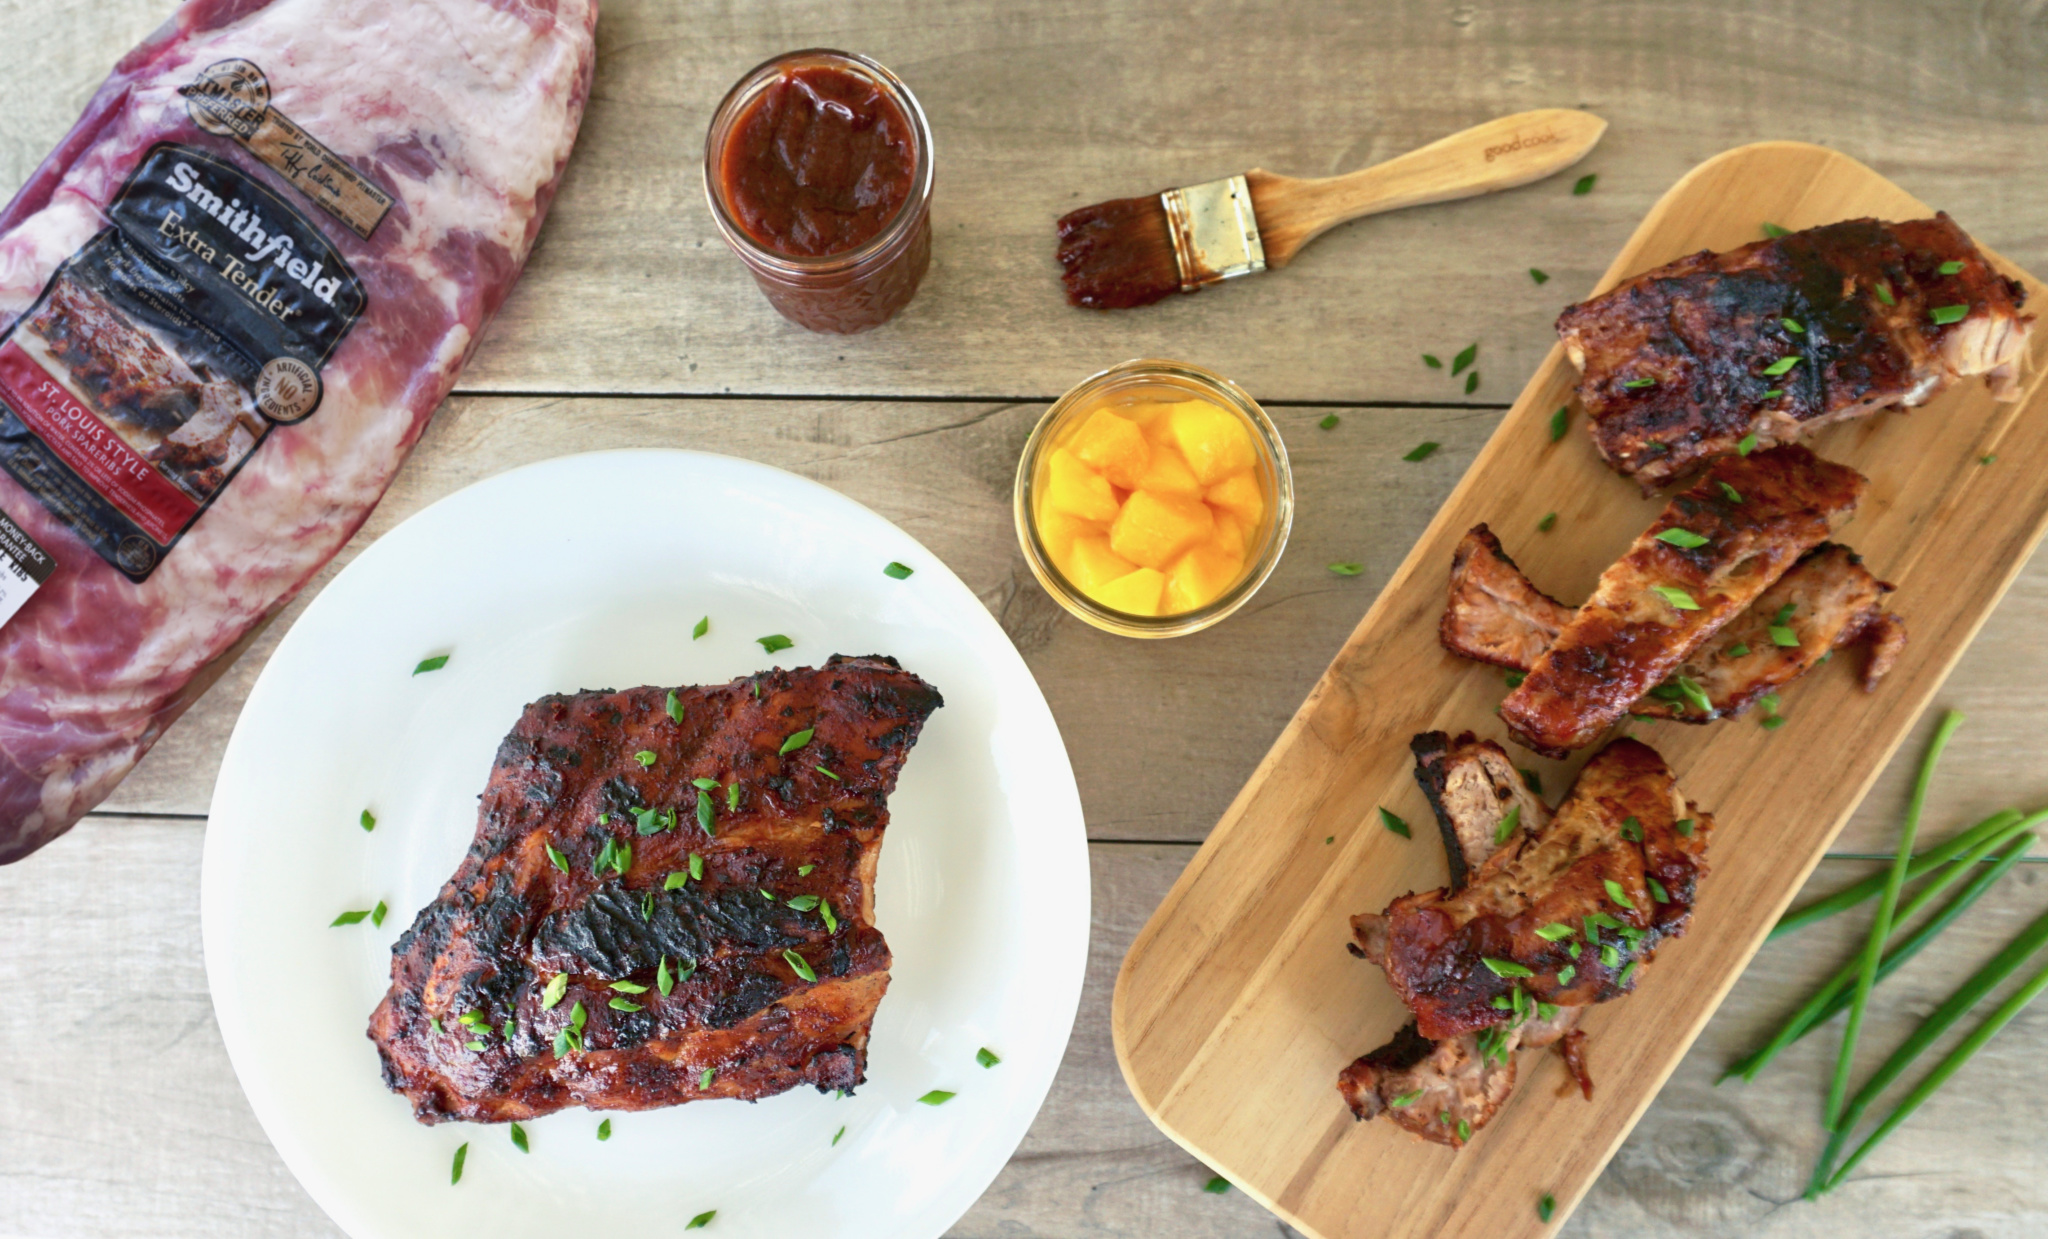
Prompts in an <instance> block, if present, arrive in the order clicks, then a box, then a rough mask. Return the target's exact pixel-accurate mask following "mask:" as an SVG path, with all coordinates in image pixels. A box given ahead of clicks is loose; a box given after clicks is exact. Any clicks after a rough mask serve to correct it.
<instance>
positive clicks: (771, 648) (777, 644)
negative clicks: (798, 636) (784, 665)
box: [754, 632, 796, 654]
mask: <svg viewBox="0 0 2048 1239" xmlns="http://www.w3.org/2000/svg"><path fill="white" fill-rule="evenodd" d="M754 640H755V641H757V642H759V643H760V646H761V648H762V649H764V650H766V651H767V652H768V653H770V654H773V653H775V652H776V651H778V650H786V649H788V648H790V647H791V646H793V645H795V644H796V642H794V641H792V640H790V639H789V638H788V637H785V636H783V635H782V634H781V633H779V632H771V633H769V634H768V635H767V636H765V637H755V638H754Z"/></svg>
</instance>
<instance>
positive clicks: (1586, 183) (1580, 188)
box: [1572, 172, 1600, 197]
mask: <svg viewBox="0 0 2048 1239" xmlns="http://www.w3.org/2000/svg"><path fill="white" fill-rule="evenodd" d="M1599 179H1600V176H1599V174H1598V173H1595V172H1588V173H1587V174H1586V175H1584V176H1582V177H1580V178H1579V179H1578V180H1577V181H1574V182H1573V183H1572V194H1573V196H1575V197H1583V196H1585V195H1586V194H1590V193H1592V192H1593V183H1594V182H1595V181H1597V180H1599Z"/></svg>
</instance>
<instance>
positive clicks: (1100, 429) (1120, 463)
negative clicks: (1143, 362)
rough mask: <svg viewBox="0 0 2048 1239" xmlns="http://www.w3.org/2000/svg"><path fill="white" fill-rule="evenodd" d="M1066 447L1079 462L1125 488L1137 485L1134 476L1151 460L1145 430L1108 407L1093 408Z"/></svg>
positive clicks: (1139, 476)
mask: <svg viewBox="0 0 2048 1239" xmlns="http://www.w3.org/2000/svg"><path fill="white" fill-rule="evenodd" d="M1067 446H1068V447H1070V448H1072V449H1073V452H1074V455H1076V456H1078V457H1080V458H1081V460H1082V462H1083V463H1085V464H1089V465H1093V466H1094V467H1095V468H1097V469H1099V470H1101V471H1102V476H1103V477H1106V478H1108V479H1109V484H1110V485H1111V486H1121V487H1123V488H1124V489H1125V490H1136V489H1137V488H1138V479H1139V478H1142V477H1144V476H1145V466H1146V465H1148V464H1150V463H1151V460H1152V448H1151V445H1149V444H1147V443H1146V442H1145V432H1144V431H1142V430H1140V429H1138V427H1137V425H1136V424H1135V423H1132V422H1129V421H1126V420H1124V419H1123V418H1121V417H1118V416H1117V415H1116V414H1114V413H1112V412H1110V411H1109V410H1108V409H1097V410H1095V412H1094V413H1093V414H1092V415H1090V417H1089V418H1088V420H1087V421H1085V422H1083V423H1081V429H1080V430H1079V431H1077V432H1076V433H1075V435H1074V438H1073V440H1072V442H1070V443H1069V444H1068V445H1067Z"/></svg>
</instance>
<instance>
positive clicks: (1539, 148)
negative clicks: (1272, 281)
mask: <svg viewBox="0 0 2048 1239" xmlns="http://www.w3.org/2000/svg"><path fill="white" fill-rule="evenodd" d="M1605 132H1607V122H1606V121H1604V120H1601V119H1600V118H1599V117H1597V116H1595V115H1593V114H1592V113H1591V112H1577V111H1573V110H1572V109H1570V108H1543V109H1541V110H1539V111H1535V112H1517V113H1515V114H1514V115H1513V116H1503V117H1501V118H1500V119H1499V120H1490V121H1488V122H1486V123H1485V124H1483V125H1474V126H1473V127H1472V128H1470V129H1466V130H1464V131H1462V132H1460V133H1454V134H1452V135H1451V136H1450V137H1448V138H1442V139H1440V140H1438V141H1435V142H1431V143H1430V144H1429V145H1428V146H1425V147H1423V148H1422V149H1420V150H1414V151H1409V152H1408V153H1407V154H1406V155H1401V156H1398V157H1397V158H1394V159H1389V160H1388V161H1387V162H1385V163H1382V164H1374V165H1373V166H1372V167H1370V168H1361V169H1359V170H1358V171H1356V172H1347V173H1345V174H1344V175H1343V176H1326V177H1321V178H1317V179H1314V180H1303V179H1301V178H1298V177H1291V176H1280V175H1277V174H1275V173H1272V172H1266V171H1262V170H1260V169H1257V168H1254V169H1252V170H1251V171H1250V172H1247V173H1245V181H1246V183H1247V184H1249V185H1250V186H1251V191H1252V209H1253V211H1254V212H1256V213H1257V215H1258V220H1259V239H1260V241H1261V243H1263V244H1264V245H1265V247H1266V265H1267V266H1269V267H1284V266H1286V265H1287V264H1288V263H1289V262H1291V261H1293V259H1294V256H1295V255H1296V254H1298V253H1300V252H1301V247H1302V246H1304V245H1307V244H1308V243H1309V242H1310V241H1312V240H1314V239H1315V238H1316V237H1318V236H1320V235H1322V233H1323V231H1324V230H1325V229H1328V228H1332V227H1335V226H1336V225H1338V224H1341V223H1343V222H1345V221H1346V220H1352V219H1357V218H1358V217H1359V216H1361V215H1377V214H1378V213H1380V212H1381V211H1398V210H1400V209H1401V208H1402V207H1411V206H1421V205H1422V204H1423V203H1425V202H1448V201H1450V200H1451V199H1453V198H1476V197H1478V196H1479V195H1480V194H1490V193H1493V192H1495V191H1496V190H1502V189H1513V188H1514V187H1515V186H1517V185H1527V184H1528V183H1529V182H1531V181H1540V180H1542V179H1543V178H1544V177H1546V176H1549V175H1550V174H1551V173H1553V172H1562V171H1564V170H1565V169H1566V168H1569V167H1571V166H1572V165H1573V164H1575V163H1577V162H1579V160H1581V159H1584V158H1585V157H1586V153H1587V152H1588V151H1590V150H1592V149H1593V145H1594V144H1595V143H1597V142H1598V141H1599V140H1600V135H1601V134H1603V133H1605Z"/></svg>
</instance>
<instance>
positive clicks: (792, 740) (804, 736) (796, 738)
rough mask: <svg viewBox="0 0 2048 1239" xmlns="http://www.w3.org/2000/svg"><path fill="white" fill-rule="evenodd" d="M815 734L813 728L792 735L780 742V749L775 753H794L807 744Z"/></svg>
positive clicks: (815, 730)
mask: <svg viewBox="0 0 2048 1239" xmlns="http://www.w3.org/2000/svg"><path fill="white" fill-rule="evenodd" d="M816 734H817V729H816V728H814V727H806V728H804V729H803V730H802V731H799V732H795V733H792V734H791V735H790V737H789V738H788V739H786V740H784V741H783V742H782V747H781V748H780V749H779V750H777V752H778V753H779V754H785V755H786V754H789V753H794V752H796V751H797V750H798V749H800V748H802V747H803V746H805V745H806V744H809V743H810V742H811V737H812V736H813V735H816Z"/></svg>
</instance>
